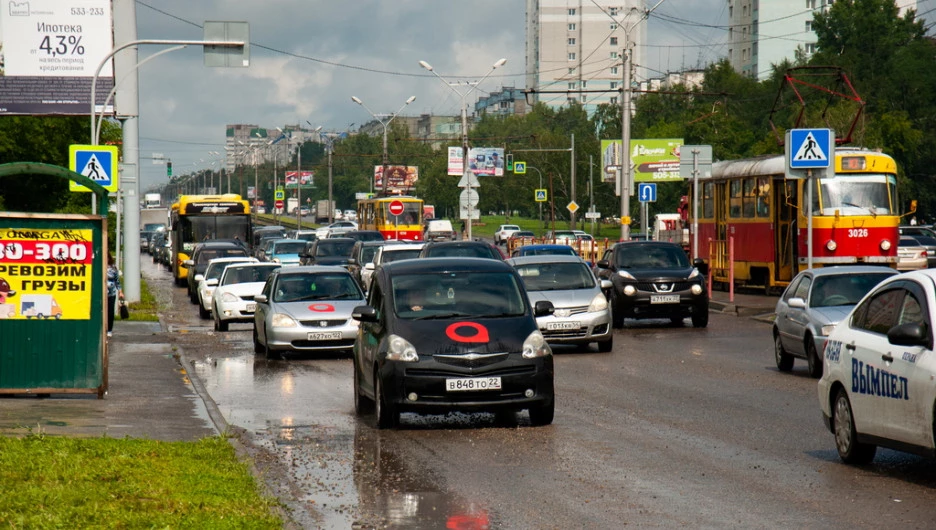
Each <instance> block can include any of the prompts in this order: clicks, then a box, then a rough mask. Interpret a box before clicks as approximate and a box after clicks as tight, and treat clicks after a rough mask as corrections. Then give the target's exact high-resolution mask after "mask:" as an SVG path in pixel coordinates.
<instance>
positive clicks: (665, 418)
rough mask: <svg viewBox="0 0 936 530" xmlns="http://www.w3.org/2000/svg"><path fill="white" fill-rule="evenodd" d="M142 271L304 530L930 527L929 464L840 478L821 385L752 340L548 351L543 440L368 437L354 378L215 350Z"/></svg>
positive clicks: (410, 425) (180, 305) (461, 425)
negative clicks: (550, 367)
mask: <svg viewBox="0 0 936 530" xmlns="http://www.w3.org/2000/svg"><path fill="white" fill-rule="evenodd" d="M143 268H144V271H143V272H144V275H145V276H146V277H147V281H148V284H149V285H150V286H151V289H153V290H154V291H155V292H156V294H157V297H158V298H159V299H160V300H161V302H162V303H164V304H165V306H166V308H167V309H166V312H165V314H164V315H163V319H164V321H165V323H166V324H168V325H169V328H170V330H171V331H172V332H173V333H172V340H173V341H174V342H175V343H176V344H177V345H178V347H179V348H181V349H183V350H184V352H185V354H186V356H187V358H188V359H190V360H191V362H192V364H193V366H192V367H191V370H190V371H191V373H192V375H193V376H196V377H198V378H199V379H200V380H201V382H202V383H203V385H204V387H205V389H206V390H207V392H208V393H209V394H210V396H211V399H212V400H213V401H214V402H215V403H216V404H217V407H218V409H219V410H220V411H221V413H222V414H223V415H224V417H225V419H226V420H227V422H228V423H229V424H230V425H231V426H232V430H233V431H235V432H237V433H240V434H241V436H240V438H241V439H242V441H244V442H245V443H246V445H247V447H248V448H249V452H250V455H251V457H252V460H253V461H254V463H255V466H256V468H257V470H258V472H259V473H261V474H262V476H263V478H264V481H265V483H266V484H267V486H268V488H269V490H270V492H271V493H272V494H275V495H276V496H278V497H279V498H280V499H281V500H282V501H283V502H284V504H285V505H286V506H287V507H288V509H289V511H290V513H291V515H292V517H293V519H294V520H295V521H296V523H297V526H300V527H304V528H407V529H412V528H476V527H475V526H468V525H469V524H481V523H484V522H487V524H488V525H489V527H490V528H511V529H512V528H537V529H540V528H542V529H547V528H618V527H621V526H625V525H628V526H650V527H664V528H672V527H692V528H845V527H853V528H872V527H874V528H877V527H880V526H881V525H882V524H886V525H900V526H901V527H904V528H932V527H934V525H936V508H933V506H936V503H934V497H936V489H934V487H936V463H934V462H932V461H929V460H926V459H922V458H919V457H915V456H910V455H906V454H903V453H898V452H893V451H886V450H879V452H878V457H877V458H876V459H875V461H874V463H873V464H871V465H869V466H864V467H853V466H846V465H844V464H842V463H841V462H840V461H839V460H838V456H837V454H836V452H835V446H834V443H833V439H832V435H831V433H829V432H828V431H827V430H825V428H824V427H823V425H822V421H821V419H820V413H819V408H818V402H817V392H816V380H814V379H811V378H809V377H808V376H807V374H806V371H805V363H801V362H797V364H796V367H795V369H794V371H793V372H792V373H791V374H784V373H780V372H778V371H777V370H776V367H775V366H774V361H773V351H772V343H771V339H770V327H769V325H768V324H766V323H763V322H759V321H756V320H753V319H748V318H744V317H737V316H731V315H722V314H713V315H712V317H711V319H710V323H709V327H708V328H706V329H694V328H692V327H691V325H689V323H688V321H686V324H685V325H683V326H672V325H670V324H669V323H668V321H644V322H633V321H628V326H627V328H626V329H624V330H618V331H617V332H616V335H615V344H614V350H613V352H612V353H610V354H599V353H596V352H595V350H594V346H592V350H590V351H588V352H576V351H574V350H567V349H562V348H557V349H556V395H557V405H556V418H555V422H554V424H553V425H551V426H548V427H540V428H533V427H530V426H529V425H528V422H527V418H526V417H525V415H520V416H519V417H518V424H516V425H511V424H509V423H506V424H505V423H500V422H499V421H498V419H496V418H495V417H494V416H493V415H486V414H478V415H453V416H429V417H420V416H415V415H404V416H403V420H402V426H401V428H400V429H398V430H391V431H379V430H377V429H376V428H375V427H374V424H373V421H372V419H371V418H365V419H358V418H356V416H355V414H354V404H353V399H352V393H351V392H352V381H351V374H352V368H351V360H350V359H349V358H347V357H341V356H331V357H302V358H296V359H290V360H287V361H282V360H266V359H262V358H255V357H254V355H253V353H252V344H251V329H252V327H251V325H249V324H233V325H232V326H231V331H229V332H227V333H215V332H213V331H211V329H212V328H211V322H210V321H207V320H205V321H203V320H199V318H198V314H197V309H196V307H195V306H194V305H191V304H189V302H188V300H187V298H186V297H185V294H184V290H183V289H181V288H176V287H173V286H172V283H171V277H170V275H169V274H168V273H166V272H165V271H164V270H162V269H156V268H155V267H150V265H149V263H148V262H147V261H146V260H144V267H143ZM170 300H171V302H170ZM170 303H171V307H170ZM459 524H461V525H463V526H458V525H459ZM477 528H483V526H477Z"/></svg>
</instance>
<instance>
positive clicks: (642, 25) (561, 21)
mask: <svg viewBox="0 0 936 530" xmlns="http://www.w3.org/2000/svg"><path fill="white" fill-rule="evenodd" d="M749 1H750V0H749ZM646 27H647V22H646V20H645V18H644V7H643V2H642V1H641V0H617V1H608V0H595V1H593V0H527V2H526V86H527V89H535V90H536V94H535V97H534V98H532V99H533V101H532V102H542V103H545V104H547V105H549V106H552V107H559V106H562V105H566V104H568V103H569V102H570V101H573V100H574V101H578V102H580V103H582V104H583V105H584V106H585V108H586V109H587V110H588V111H589V112H593V111H594V110H595V109H596V108H597V106H598V105H600V104H602V103H611V104H618V102H619V100H620V90H621V84H622V82H623V77H624V71H623V67H622V57H623V55H622V54H623V52H624V50H625V46H626V45H627V41H630V50H631V59H632V60H631V61H630V64H631V65H635V64H636V65H641V64H646V63H645V49H646V47H645V46H644V44H645V41H646ZM628 31H629V34H628V33H627V32H628ZM631 74H632V79H633V80H634V82H635V83H636V82H638V81H639V80H642V79H645V78H646V73H645V72H641V71H635V70H634V69H633V67H632V70H631Z"/></svg>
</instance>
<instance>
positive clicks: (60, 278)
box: [0, 228, 94, 320]
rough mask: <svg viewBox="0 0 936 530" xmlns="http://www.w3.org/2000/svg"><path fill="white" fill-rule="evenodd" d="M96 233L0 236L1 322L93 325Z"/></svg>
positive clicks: (15, 231)
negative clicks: (84, 321) (77, 321)
mask: <svg viewBox="0 0 936 530" xmlns="http://www.w3.org/2000/svg"><path fill="white" fill-rule="evenodd" d="M92 238H93V236H92V231H91V230H72V229H25V228H4V229H2V231H0V319H21V320H23V319H26V320H28V319H50V318H51V319H55V320H89V319H90V318H91V284H92V282H91V278H92V267H91V264H92V259H93V257H94V248H93V246H92Z"/></svg>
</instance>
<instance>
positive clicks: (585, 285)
mask: <svg viewBox="0 0 936 530" xmlns="http://www.w3.org/2000/svg"><path fill="white" fill-rule="evenodd" d="M515 268H516V269H517V273H518V274H520V278H522V279H523V285H524V286H525V287H526V289H527V291H567V290H572V289H591V288H593V287H594V286H595V275H594V274H592V272H591V271H590V270H589V269H588V267H587V266H586V265H585V264H584V263H530V264H524V265H517V266H516V267H515Z"/></svg>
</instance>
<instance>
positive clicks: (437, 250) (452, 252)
mask: <svg viewBox="0 0 936 530" xmlns="http://www.w3.org/2000/svg"><path fill="white" fill-rule="evenodd" d="M491 250H492V249H490V248H488V247H487V246H485V245H444V246H433V247H430V248H429V251H428V252H427V253H426V256H427V257H430V258H493V257H494V254H493V253H492V252H491Z"/></svg>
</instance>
